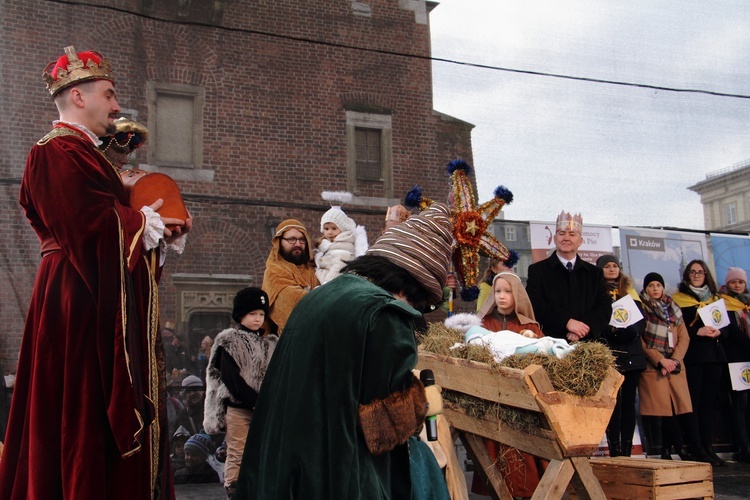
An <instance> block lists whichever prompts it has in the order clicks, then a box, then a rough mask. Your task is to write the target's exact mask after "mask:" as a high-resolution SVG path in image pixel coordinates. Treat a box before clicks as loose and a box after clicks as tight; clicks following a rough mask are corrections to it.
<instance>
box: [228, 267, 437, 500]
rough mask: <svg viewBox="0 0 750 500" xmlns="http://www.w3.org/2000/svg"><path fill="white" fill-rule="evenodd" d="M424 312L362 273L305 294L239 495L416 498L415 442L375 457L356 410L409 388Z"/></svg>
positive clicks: (260, 411) (262, 402)
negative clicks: (412, 448) (416, 330)
mask: <svg viewBox="0 0 750 500" xmlns="http://www.w3.org/2000/svg"><path fill="white" fill-rule="evenodd" d="M419 316H420V313H419V312H418V311H416V310H415V309H413V308H412V307H410V306H409V305H408V304H406V303H405V302H403V301H400V300H397V299H395V298H394V297H393V296H392V295H391V294H390V293H388V292H386V291H385V290H383V289H382V288H380V287H378V286H376V285H374V284H372V283H370V282H369V281H367V280H365V279H363V278H361V277H359V276H354V275H342V276H339V277H338V278H336V279H334V280H333V281H331V282H330V283H327V284H326V285H324V286H321V287H318V288H316V289H315V290H313V291H312V292H310V293H309V294H307V295H306V296H305V297H304V298H303V299H302V300H301V301H300V302H299V304H297V306H296V307H295V309H294V311H293V312H292V314H291V316H290V317H289V322H288V323H287V325H286V328H285V329H284V332H283V333H282V335H281V338H280V340H279V343H278V346H277V347H276V351H275V352H274V354H273V356H272V358H271V362H270V365H269V368H268V372H267V373H266V377H265V379H264V381H263V385H262V387H261V391H260V394H259V396H258V402H257V405H256V408H255V413H254V414H253V419H252V422H251V425H250V432H249V435H248V439H247V444H246V447H245V453H244V457H243V460H242V467H241V469H240V478H239V481H238V489H237V495H236V498H238V499H281V498H295V499H303V498H309V499H316V500H318V499H370V498H373V499H374V498H377V499H408V498H411V495H412V492H411V489H412V486H411V478H410V472H411V469H410V465H409V446H408V444H407V443H404V444H402V445H398V446H396V447H395V448H393V449H392V450H391V451H388V452H385V453H383V454H382V455H378V456H374V455H372V454H370V452H369V451H368V449H367V446H366V444H365V440H364V437H363V434H362V430H361V429H360V428H359V427H358V425H357V411H358V407H359V405H361V404H368V403H370V402H372V401H373V400H375V399H385V398H387V397H388V396H389V395H391V394H393V393H396V392H400V391H404V390H405V389H408V388H409V387H410V386H411V384H412V380H413V376H412V373H411V370H412V369H413V368H414V367H415V365H416V362H417V344H416V339H415V336H414V327H413V325H414V320H415V319H416V318H418V317H419ZM433 461H434V458H433ZM435 467H437V464H435Z"/></svg>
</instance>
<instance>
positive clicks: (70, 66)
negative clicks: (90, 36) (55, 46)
mask: <svg viewBox="0 0 750 500" xmlns="http://www.w3.org/2000/svg"><path fill="white" fill-rule="evenodd" d="M79 55H80V56H81V57H83V58H84V59H85V60H81V58H79ZM42 77H43V78H44V81H45V82H46V83H47V90H48V91H49V93H50V95H51V96H52V97H55V96H56V95H57V94H58V92H60V91H61V90H62V89H64V88H66V87H69V86H71V85H73V84H74V83H79V82H85V81H88V80H109V81H110V82H113V83H114V81H115V79H114V77H113V76H112V65H111V64H110V62H109V59H107V58H106V57H104V56H103V55H101V54H100V53H99V52H95V51H90V52H80V53H76V50H75V48H74V47H73V46H72V45H70V46H69V47H65V55H64V56H60V57H59V58H58V59H57V61H52V62H51V63H49V64H48V65H47V67H46V68H44V73H43V74H42Z"/></svg>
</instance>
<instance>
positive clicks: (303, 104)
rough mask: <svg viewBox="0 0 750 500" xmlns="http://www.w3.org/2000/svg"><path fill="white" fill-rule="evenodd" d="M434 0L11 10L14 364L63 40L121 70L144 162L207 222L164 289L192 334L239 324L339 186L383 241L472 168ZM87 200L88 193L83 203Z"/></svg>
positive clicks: (5, 147) (7, 2) (6, 242)
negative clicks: (266, 278)
mask: <svg viewBox="0 0 750 500" xmlns="http://www.w3.org/2000/svg"><path fill="white" fill-rule="evenodd" d="M435 6H436V4H434V3H432V2H425V1H424V0H370V1H367V2H356V1H355V2H352V1H351V0H317V1H316V2H314V5H313V4H312V3H310V2H297V1H289V0H276V1H274V2H251V1H249V0H217V1H211V2H205V1H196V0H192V1H191V0H164V1H158V2H157V1H155V0H91V1H90V2H88V4H82V3H75V4H73V3H67V2H65V1H63V0H58V1H47V0H0V33H2V42H1V43H0V60H2V68H3V71H2V76H0V78H2V91H0V256H1V257H2V261H1V262H2V263H1V264H0V280H1V281H2V286H1V287H0V324H1V325H2V327H1V328H2V329H1V330H0V361H2V364H3V366H2V369H3V371H4V372H5V373H7V372H8V371H10V370H12V369H13V366H14V365H15V360H16V358H17V355H18V346H19V344H20V338H21V333H22V330H23V322H24V318H25V314H26V310H27V308H28V302H29V298H30V296H31V289H32V286H33V279H34V276H35V273H36V268H37V266H38V263H39V249H38V246H39V244H38V242H37V241H36V237H35V236H34V234H33V232H32V230H31V228H29V227H28V224H27V223H26V220H25V218H24V217H23V214H22V213H21V209H20V207H19V205H18V203H17V199H18V188H19V184H20V179H21V176H22V173H23V165H24V162H25V158H26V155H27V154H28V150H29V148H30V147H31V146H32V145H33V143H34V142H35V141H36V140H38V139H39V138H40V137H42V136H43V135H44V134H45V133H46V131H47V130H48V129H49V128H50V122H51V121H52V120H53V119H55V118H56V110H55V107H54V105H53V103H52V102H51V100H50V98H49V96H48V95H47V93H46V91H45V89H44V85H43V83H42V80H41V73H42V70H43V68H44V66H45V65H46V64H47V63H48V62H49V61H52V60H54V59H55V58H56V57H57V56H58V55H60V54H62V49H63V47H65V46H67V45H74V46H75V47H76V49H77V50H88V49H94V50H99V51H101V52H102V53H104V54H105V55H106V56H107V57H108V58H109V59H110V60H111V61H112V63H113V69H114V72H115V76H116V78H117V86H116V88H117V92H118V100H119V102H120V104H121V106H122V108H123V113H124V114H126V115H128V116H130V117H132V118H135V119H136V120H138V121H141V122H143V123H145V124H147V125H148V127H149V129H150V132H151V137H150V139H149V143H148V144H147V145H146V146H145V147H143V148H141V149H139V150H138V156H137V158H136V159H135V160H134V162H135V163H136V164H138V165H139V166H140V167H141V168H144V169H147V170H152V171H160V172H164V173H167V174H168V175H170V176H172V177H173V178H175V179H176V180H177V181H178V183H179V184H180V187H181V189H182V191H183V194H184V197H185V199H186V202H187V204H188V207H189V209H190V211H191V212H192V214H193V217H194V220H195V223H194V231H193V232H192V233H191V234H190V236H189V241H188V245H187V249H186V251H185V253H184V254H183V255H182V256H175V255H170V256H169V258H168V260H167V264H166V266H165V270H164V271H165V272H164V275H163V277H162V280H161V288H160V289H161V295H160V309H161V311H162V321H165V320H173V321H175V323H176V325H177V330H178V331H182V332H186V333H188V334H189V335H190V337H189V340H190V341H191V343H192V342H195V339H196V338H198V337H199V336H201V335H202V334H204V333H215V332H216V331H217V329H218V328H220V327H222V326H223V325H225V324H226V323H227V322H228V321H229V310H230V309H231V298H232V296H233V295H234V293H235V292H236V291H237V290H238V289H240V288H241V287H243V286H247V285H248V284H253V285H258V286H259V285H260V282H261V280H262V276H263V270H264V266H265V259H266V257H267V255H268V251H269V249H270V238H271V234H272V231H273V230H274V228H275V226H276V225H277V224H278V223H279V222H280V221H281V220H283V219H285V218H288V217H295V218H298V219H300V220H302V221H303V222H304V223H305V224H306V225H307V226H308V228H310V230H311V233H312V234H314V235H317V233H318V230H319V218H320V216H321V215H322V213H323V212H324V211H325V210H327V208H328V205H327V204H326V203H325V202H323V200H321V198H320V193H321V192H322V191H324V190H348V191H351V192H353V193H354V195H355V199H354V201H353V202H352V203H351V204H350V205H348V206H347V207H345V209H346V211H347V212H348V213H349V214H350V215H351V216H352V217H353V218H354V219H355V220H356V221H357V222H358V223H359V224H364V225H366V226H367V228H368V233H369V237H370V240H371V241H372V240H374V239H375V238H376V237H377V236H378V235H379V234H380V228H381V227H382V220H383V215H384V213H385V207H386V206H387V205H389V204H394V203H396V202H398V199H399V198H402V197H403V195H404V194H405V193H406V192H407V191H408V190H409V189H410V188H411V187H412V186H413V185H414V184H416V183H419V184H420V185H422V186H423V187H424V188H425V192H428V193H439V192H443V191H444V190H446V189H447V182H446V181H447V174H446V173H445V171H444V168H443V167H444V165H445V163H446V162H447V161H449V160H451V159H453V158H455V157H457V156H460V157H463V158H465V159H466V160H467V161H469V162H470V163H471V161H472V158H471V141H470V132H471V128H472V126H471V125H470V124H467V123H465V122H462V121H460V120H457V119H455V118H451V117H449V116H445V115H443V114H440V113H439V112H436V111H435V110H433V109H432V81H431V63H430V61H429V59H427V58H426V57H427V56H429V55H430V31H429V19H428V16H429V11H430V10H431V9H432V8H435ZM71 196H75V193H71Z"/></svg>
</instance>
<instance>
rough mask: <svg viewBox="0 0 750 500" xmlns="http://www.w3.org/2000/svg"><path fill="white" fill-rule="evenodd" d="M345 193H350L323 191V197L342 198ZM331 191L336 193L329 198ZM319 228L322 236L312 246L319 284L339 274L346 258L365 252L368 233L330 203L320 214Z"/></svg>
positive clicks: (345, 262)
mask: <svg viewBox="0 0 750 500" xmlns="http://www.w3.org/2000/svg"><path fill="white" fill-rule="evenodd" d="M344 194H349V193H328V192H324V193H323V199H328V200H335V201H342V196H343V195H344ZM333 195H337V196H338V197H337V198H336V197H335V198H331V196H333ZM349 198H351V195H350V194H349ZM344 200H345V199H344ZM320 232H321V233H323V237H322V238H321V239H320V240H319V241H318V242H317V248H316V249H315V266H316V269H315V274H316V275H317V277H318V281H320V284H321V285H322V284H325V283H327V282H329V281H331V280H332V279H333V278H335V277H336V276H338V275H339V274H341V270H342V269H343V268H344V266H346V265H347V264H348V263H349V262H351V261H353V260H354V259H355V258H356V257H359V256H361V255H364V253H365V251H367V233H366V232H365V228H364V227H363V226H358V225H357V224H356V223H355V222H354V221H353V220H352V219H351V218H349V217H348V216H347V215H346V214H345V213H344V211H343V210H341V207H339V206H333V207H331V209H330V210H328V211H327V212H326V213H324V214H323V217H321V218H320Z"/></svg>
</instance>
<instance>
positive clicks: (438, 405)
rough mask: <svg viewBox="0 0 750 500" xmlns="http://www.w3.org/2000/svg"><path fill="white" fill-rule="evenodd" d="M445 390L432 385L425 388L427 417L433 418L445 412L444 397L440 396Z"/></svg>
mask: <svg viewBox="0 0 750 500" xmlns="http://www.w3.org/2000/svg"><path fill="white" fill-rule="evenodd" d="M441 392H443V388H442V387H440V386H439V385H430V386H427V387H425V388H424V395H425V397H426V398H427V416H428V417H433V416H435V415H438V414H440V413H442V412H443V396H442V395H441V394H440V393H441Z"/></svg>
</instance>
